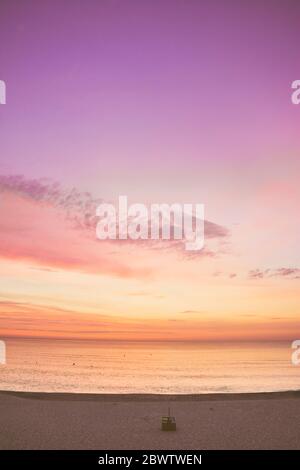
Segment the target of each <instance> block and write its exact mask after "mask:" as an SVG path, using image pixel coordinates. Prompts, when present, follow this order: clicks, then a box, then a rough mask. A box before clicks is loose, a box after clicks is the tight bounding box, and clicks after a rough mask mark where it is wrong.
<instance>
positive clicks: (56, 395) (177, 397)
mask: <svg viewBox="0 0 300 470" xmlns="http://www.w3.org/2000/svg"><path fill="white" fill-rule="evenodd" d="M1 395H9V396H14V397H20V398H25V399H28V400H51V401H53V400H55V401H56V400H58V401H100V402H102V401H120V402H122V401H230V400H278V399H281V398H283V399H287V398H296V399H297V398H299V399H300V390H283V391H278V392H228V393H198V394H181V393H179V394H165V393H161V394H159V393H81V392H78V393H76V392H24V391H14V390H0V397H1Z"/></svg>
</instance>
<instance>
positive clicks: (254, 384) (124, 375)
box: [0, 340, 300, 393]
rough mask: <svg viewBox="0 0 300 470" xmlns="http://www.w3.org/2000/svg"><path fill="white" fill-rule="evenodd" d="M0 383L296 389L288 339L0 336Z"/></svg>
mask: <svg viewBox="0 0 300 470" xmlns="http://www.w3.org/2000/svg"><path fill="white" fill-rule="evenodd" d="M6 345H7V364H6V365H1V366H0V389H2V390H23V391H43V392H85V393H218V392H226V393H227V392H228V393H229V392H258V391H274V390H296V389H300V366H298V367H297V366H293V365H292V364H291V345H290V344H288V343H251V344H250V343H249V344H237V343H231V344H229V343H226V344H220V343H219V344H190V345H186V344H178V343H177V344H174V343H173V344H162V343H160V344H136V343H135V344H133V343H131V344H129V343H128V344H122V343H118V344H117V343H98V342H79V341H59V340H56V341H52V340H7V342H6Z"/></svg>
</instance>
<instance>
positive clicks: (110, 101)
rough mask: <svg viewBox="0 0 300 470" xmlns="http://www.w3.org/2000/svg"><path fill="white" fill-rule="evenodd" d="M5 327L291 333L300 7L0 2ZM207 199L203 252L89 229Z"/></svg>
mask: <svg viewBox="0 0 300 470" xmlns="http://www.w3.org/2000/svg"><path fill="white" fill-rule="evenodd" d="M0 17H1V30H0V79H1V80H4V81H5V83H6V88H7V97H6V104H5V105H0V336H1V337H9V336H14V337H15V336H16V337H47V338H76V339H99V340H124V341H128V340H135V341H146V340H159V341H161V340H168V341H177V340H180V341H204V340H205V341H220V340H222V341H224V340H228V341H229V340H236V341H240V340H245V341H246V340H247V341H248V340H283V339H284V340H294V339H295V338H294V336H295V334H296V332H297V329H299V326H298V325H299V319H300V298H299V284H300V259H299V247H298V240H299V235H300V230H299V229H300V222H299V201H300V188H299V178H298V175H299V170H300V163H299V161H300V160H299V156H300V155H299V153H300V142H299V126H300V106H296V105H293V104H292V102H291V84H292V82H293V81H294V80H296V79H300V70H299V50H298V49H299V48H297V44H299V40H300V30H299V19H300V5H299V2H296V1H293V0H287V1H285V2H282V1H276V0H274V1H264V2H262V1H258V0H257V1H256V0H254V1H251V2H250V1H249V2H247V3H246V2H240V1H237V0H229V1H227V2H223V1H221V0H218V1H215V0H213V1H209V2H208V1H203V2H199V1H196V0H188V1H184V0H172V1H171V0H161V1H159V2H158V1H157V2H156V1H150V0H149V1H148V0H145V1H143V2H141V1H137V0H128V1H121V0H100V1H96V0H88V1H78V0H74V1H72V2H70V1H66V0H65V1H59V2H58V1H57V0H52V1H48V0H45V1H43V2H38V1H37V0H28V1H27V2H21V1H15V0H11V1H8V0H2V1H1V3H0ZM119 195H127V196H128V199H129V202H130V203H135V202H139V203H144V204H151V203H156V202H159V203H173V202H179V203H182V204H184V203H194V204H195V203H203V204H204V205H205V220H206V222H205V247H204V249H203V250H202V251H200V252H199V253H193V254H191V253H188V252H186V251H185V250H184V249H183V247H182V245H181V244H180V243H179V244H178V243H174V242H173V243H172V242H167V241H165V242H157V243H152V242H151V243H150V242H141V241H135V242H133V241H130V242H129V241H127V242H121V241H110V242H108V241H100V240H97V239H96V231H95V211H96V207H97V204H99V202H100V201H107V202H116V201H117V200H118V197H119Z"/></svg>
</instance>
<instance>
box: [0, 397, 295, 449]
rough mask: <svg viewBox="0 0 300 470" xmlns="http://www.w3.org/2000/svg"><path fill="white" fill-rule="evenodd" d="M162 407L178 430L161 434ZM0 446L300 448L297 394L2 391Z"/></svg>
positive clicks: (46, 447)
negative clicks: (112, 393)
mask: <svg viewBox="0 0 300 470" xmlns="http://www.w3.org/2000/svg"><path fill="white" fill-rule="evenodd" d="M168 406H170V407H171V412H172V414H173V415H174V416H175V417H176V421H177V427H178V430H177V431H176V432H169V433H168V432H162V431H161V430H160V419H161V416H162V415H165V414H167V411H168ZM0 417H1V426H0V449H98V450H102V449H140V450H144V449H200V450H205V449H300V392H280V393H254V394H213V395H84V394H57V393H22V392H0Z"/></svg>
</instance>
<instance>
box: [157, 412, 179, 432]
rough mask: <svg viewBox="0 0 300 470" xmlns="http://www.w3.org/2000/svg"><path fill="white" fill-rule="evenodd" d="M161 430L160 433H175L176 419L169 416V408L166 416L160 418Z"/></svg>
mask: <svg viewBox="0 0 300 470" xmlns="http://www.w3.org/2000/svg"><path fill="white" fill-rule="evenodd" d="M161 430H162V431H176V419H175V418H174V416H171V415H170V408H169V413H168V416H163V417H162V418H161Z"/></svg>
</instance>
